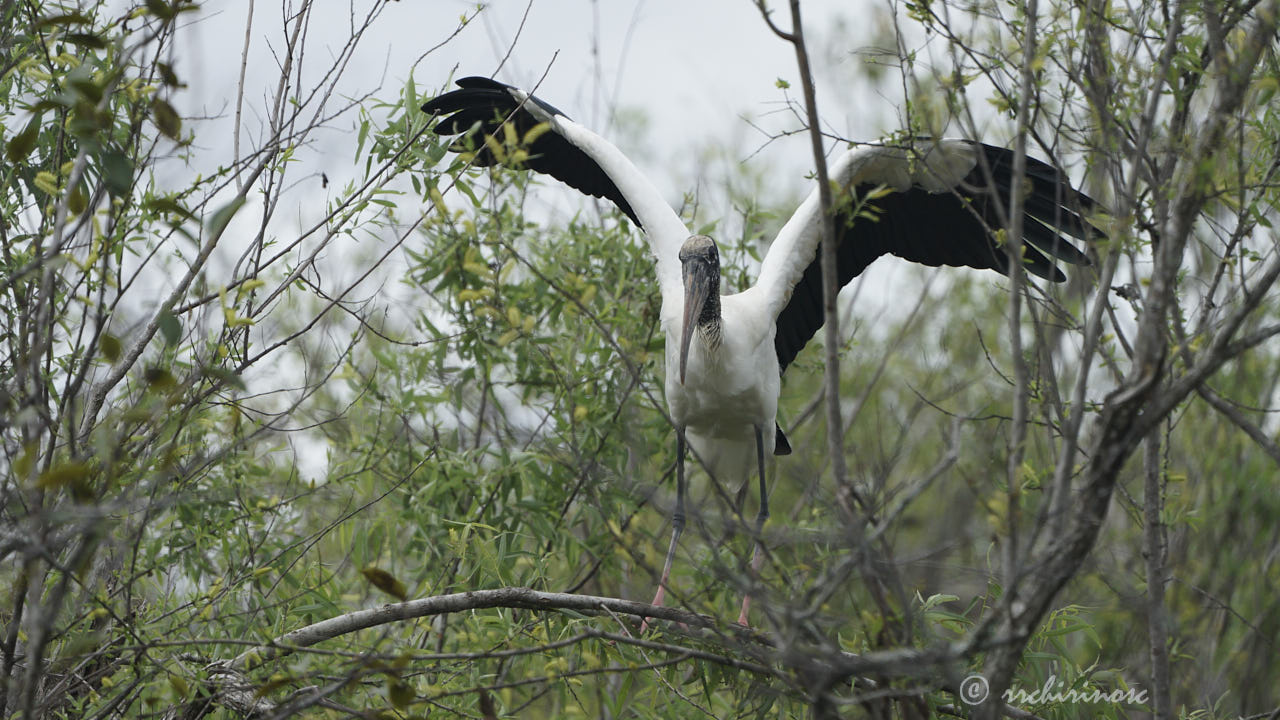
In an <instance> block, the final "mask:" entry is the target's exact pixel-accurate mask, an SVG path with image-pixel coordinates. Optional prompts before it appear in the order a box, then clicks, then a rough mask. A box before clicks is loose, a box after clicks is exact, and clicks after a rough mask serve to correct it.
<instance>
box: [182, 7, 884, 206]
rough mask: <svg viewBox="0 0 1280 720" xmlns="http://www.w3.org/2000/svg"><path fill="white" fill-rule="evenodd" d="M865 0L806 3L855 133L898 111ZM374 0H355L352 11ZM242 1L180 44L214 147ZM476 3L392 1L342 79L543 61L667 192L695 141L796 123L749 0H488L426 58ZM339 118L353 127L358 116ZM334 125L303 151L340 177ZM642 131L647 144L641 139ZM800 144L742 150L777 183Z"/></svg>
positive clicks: (785, 70) (588, 116)
mask: <svg viewBox="0 0 1280 720" xmlns="http://www.w3.org/2000/svg"><path fill="white" fill-rule="evenodd" d="M253 2H254V8H255V11H254V18H253V25H252V28H251V29H250V31H249V34H250V38H251V40H250V59H249V63H248V65H247V72H246V79H245V86H246V88H248V89H249V92H248V93H247V107H246V110H245V120H244V125H245V128H246V129H245V131H244V133H245V134H243V135H242V142H243V143H248V142H251V138H252V135H253V129H254V128H255V127H257V126H260V118H261V116H262V108H263V107H264V106H265V104H266V98H267V97H268V95H269V93H270V92H272V91H273V90H274V88H275V85H276V83H277V81H278V69H277V68H278V61H277V59H276V53H278V50H279V48H280V47H281V44H282V33H281V27H282V13H281V8H280V4H279V0H253ZM873 3H877V0H853V1H852V2H850V1H849V0H805V2H804V5H803V8H804V11H805V20H806V23H805V24H806V26H807V28H806V29H807V32H808V33H809V36H810V43H811V51H812V52H813V53H814V72H815V75H816V76H817V77H818V79H819V82H820V87H819V92H820V96H819V105H820V107H821V108H822V111H823V112H822V115H823V120H824V122H825V123H827V124H828V126H829V127H830V128H831V129H833V130H834V131H836V132H839V133H842V134H844V135H846V136H848V137H857V138H869V139H874V138H876V137H878V136H879V135H880V134H881V133H883V132H885V131H886V130H888V129H892V127H894V125H895V118H896V117H897V110H896V108H895V107H894V101H893V100H892V99H889V98H885V97H881V96H879V95H876V94H874V93H872V92H870V91H869V89H868V87H867V86H866V84H865V83H864V82H861V80H860V78H861V76H860V74H859V73H858V67H857V64H858V63H862V62H864V61H865V57H864V56H861V55H859V54H858V51H859V50H860V49H862V48H864V47H866V46H867V45H869V44H890V45H891V44H892V41H893V40H892V34H891V33H890V32H888V30H887V27H888V26H887V24H885V23H883V21H881V23H880V24H879V25H877V23H874V22H869V21H868V17H870V16H871V14H870V13H869V12H868V11H867V8H869V7H876V8H877V9H878V10H879V11H880V12H879V16H884V15H885V8H886V7H887V5H886V4H885V3H884V2H878V3H877V4H876V5H874V6H873V5H872V4H873ZM773 4H774V5H777V6H778V9H777V11H776V13H775V15H776V17H777V18H778V20H779V22H780V24H782V25H783V26H784V27H789V25H790V19H789V16H788V15H787V8H786V3H785V2H781V3H780V2H778V1H777V0H774V2H773ZM369 6H370V3H369V2H366V1H364V0H357V1H356V12H357V14H362V13H364V12H366V11H367V9H368V7H369ZM249 7H250V0H228V1H225V2H217V1H211V2H208V3H205V4H203V5H202V6H201V11H200V12H199V13H198V16H197V17H196V18H194V19H193V20H194V21H193V22H190V23H189V24H188V25H187V27H186V29H185V30H184V33H183V36H182V39H181V43H180V46H179V50H178V52H179V58H178V60H179V67H180V68H185V69H186V73H185V76H184V80H186V81H187V82H188V83H189V87H188V89H187V90H185V91H184V92H183V93H182V95H181V96H180V97H178V98H175V100H176V102H177V104H178V105H179V107H180V109H181V110H182V111H183V112H184V113H185V114H187V115H189V116H205V117H215V118H218V119H216V120H213V121H210V122H209V123H208V125H209V130H208V131H206V132H204V133H202V134H201V136H200V138H199V144H200V145H201V146H203V147H207V148H209V149H210V150H211V151H214V152H215V153H217V154H223V153H225V150H226V149H229V146H230V142H231V127H232V126H231V121H230V118H231V115H232V112H231V110H232V104H231V103H232V98H233V97H234V94H235V89H236V83H237V81H238V69H239V64H240V62H239V61H240V54H241V51H242V48H243V45H244V42H245V31H246V20H247V17H248V9H249ZM317 7H323V8H324V9H325V12H328V13H331V14H329V15H324V16H319V17H323V18H324V21H323V22H313V25H312V28H311V31H310V35H309V37H308V42H307V53H308V54H307V61H306V62H307V63H308V67H310V68H311V70H312V71H313V72H314V73H316V75H317V77H318V74H319V72H320V71H322V70H323V69H325V66H326V65H327V63H326V62H325V61H326V60H327V59H328V58H329V57H330V56H331V55H332V54H333V53H334V52H335V51H336V48H338V47H340V46H341V44H342V43H343V42H344V41H345V39H346V37H347V36H348V34H349V27H350V22H349V17H348V11H347V3H346V2H342V0H322V3H321V4H320V5H317ZM475 8H476V5H475V3H470V2H459V1H457V0H400V1H399V2H389V3H386V7H385V9H384V11H383V13H382V15H381V17H379V18H378V20H377V22H376V23H375V25H374V27H373V30H372V33H371V34H370V35H369V36H367V37H366V38H365V40H364V41H363V44H362V47H361V50H360V51H359V52H358V53H357V54H356V56H355V58H354V60H353V63H352V66H351V69H350V70H349V71H348V77H347V79H346V82H345V83H344V85H343V87H344V89H345V90H346V91H347V92H349V93H350V94H352V95H358V94H363V93H365V92H369V91H370V90H375V89H377V88H380V89H379V90H377V93H378V95H380V96H382V97H385V98H388V99H394V98H395V96H396V94H397V91H398V89H399V87H400V86H401V85H402V83H403V82H404V81H405V79H406V78H407V77H408V76H409V73H410V72H412V73H413V74H414V78H415V80H416V82H417V83H418V85H419V88H420V90H421V91H422V92H428V91H430V90H432V89H434V88H438V87H440V86H441V85H443V83H444V82H445V80H446V79H447V78H448V77H449V76H450V75H454V76H455V77H462V76H466V75H488V76H495V73H496V77H497V78H498V79H500V80H503V81H506V82H509V83H512V84H517V85H521V86H523V87H531V86H533V85H534V84H536V83H538V81H539V79H540V78H542V77H543V74H544V73H545V74H546V77H545V80H543V81H542V83H541V85H539V87H538V94H539V96H540V97H543V98H544V99H546V100H547V101H549V102H551V103H552V104H554V105H556V106H558V107H559V108H561V109H562V110H563V111H565V112H566V113H568V114H569V115H571V116H572V117H574V118H575V119H577V120H579V121H580V122H583V123H585V124H587V125H589V126H590V127H592V128H594V129H596V130H597V131H598V132H600V133H601V134H602V135H605V136H606V137H609V138H611V139H614V140H615V141H616V142H618V143H619V144H620V145H622V146H623V149H624V150H625V151H627V152H628V153H629V154H632V155H634V156H635V160H636V161H637V163H638V164H639V165H640V166H641V168H642V169H644V170H645V171H646V172H649V173H650V174H651V175H653V180H654V181H655V183H656V184H657V185H658V187H659V188H660V189H662V190H663V191H664V192H665V193H667V194H668V195H672V194H674V195H675V197H674V198H672V199H673V200H674V199H678V197H679V193H680V192H684V191H688V190H690V188H687V187H683V184H684V183H687V182H691V180H692V178H693V177H695V176H696V175H697V174H698V172H697V168H695V167H693V163H694V162H695V158H694V156H692V155H690V151H691V150H696V149H703V148H706V147H709V146H713V145H718V146H721V147H731V148H732V149H733V154H734V156H735V157H737V158H738V159H745V158H747V157H749V156H751V155H752V152H753V151H755V150H756V149H758V148H759V147H760V146H761V145H763V144H765V139H766V136H765V134H764V133H762V132H760V131H759V130H757V129H754V128H753V127H752V125H753V124H760V125H762V126H763V127H765V128H768V129H769V130H771V131H778V130H784V129H792V130H793V129H795V128H796V127H797V123H796V121H795V120H794V118H792V117H790V116H789V115H788V114H786V113H784V112H778V110H779V108H780V107H781V105H782V101H783V100H784V93H783V91H782V90H780V89H779V88H778V87H777V86H776V81H777V80H778V79H779V78H782V79H784V80H786V81H788V82H790V83H793V85H794V86H795V88H796V89H795V90H793V91H792V95H793V97H798V96H799V84H798V82H797V80H798V73H797V71H796V61H795V54H794V51H793V50H792V48H791V47H790V46H789V45H788V44H786V43H784V42H783V41H781V40H779V39H778V38H777V37H775V36H774V35H773V34H772V33H771V32H770V31H769V30H768V28H767V27H766V25H765V23H764V22H763V21H762V20H761V18H760V15H759V13H758V12H757V10H756V9H755V7H754V5H753V4H752V2H751V0H602V1H601V2H589V1H588V0H533V2H531V3H530V2H527V1H526V0H496V1H495V2H492V3H488V4H486V6H485V7H484V9H483V10H482V11H481V12H480V13H479V14H478V15H477V16H476V18H475V20H474V22H472V23H471V24H470V25H469V26H468V27H466V28H465V29H464V30H462V31H461V32H460V33H459V34H458V35H457V37H455V38H454V39H453V40H451V41H450V42H448V43H447V44H446V45H445V46H444V47H442V48H440V49H438V50H436V51H435V52H433V53H430V54H428V55H426V56H425V57H423V53H424V52H426V51H427V50H428V49H429V48H431V47H432V46H435V45H437V44H439V43H441V42H442V41H444V40H445V39H446V38H448V37H449V36H450V35H451V34H452V33H453V32H454V31H455V29H456V28H457V26H458V19H459V17H460V16H461V15H463V14H464V13H466V14H471V13H473V12H475ZM859 9H861V13H859V12H858V11H859ZM522 25H523V27H522ZM879 26H883V27H881V28H880V30H879V32H878V33H877V27H879ZM886 35H887V37H885V36H886ZM878 36H879V37H878ZM508 52H509V53H510V56H509V57H508V58H507V59H506V61H505V63H504V62H503V58H504V56H506V55H507V54H508ZM500 65H501V67H500V68H499V66H500ZM615 111H616V112H618V113H620V114H621V115H622V116H623V117H625V118H631V119H635V118H637V117H639V118H643V119H644V121H645V123H646V127H647V131H646V132H644V133H643V135H637V133H635V132H621V131H618V128H617V126H616V124H615V120H616V118H615V116H614V114H613V113H614V112H615ZM338 125H339V127H342V128H352V127H354V118H349V119H347V120H345V121H343V122H340V123H338ZM634 125H635V123H634V122H631V123H629V125H628V126H629V127H633V128H634ZM338 135H340V134H334V135H331V136H329V137H327V138H322V140H321V145H319V146H317V148H316V150H317V153H316V155H315V156H314V157H310V158H308V157H305V156H304V158H303V161H304V162H306V163H315V166H316V168H317V169H319V170H323V171H325V172H326V173H327V174H328V175H329V176H330V177H331V178H333V179H334V180H336V181H337V183H338V185H339V186H340V185H341V184H342V183H343V182H344V181H345V180H348V179H351V176H352V175H354V174H355V172H356V170H355V166H354V163H353V162H352V161H353V158H354V156H353V150H354V142H353V140H352V138H350V137H347V138H343V137H340V136H338ZM641 138H643V139H644V140H645V141H646V142H645V143H643V145H639V146H638V142H639V140H640V139H641ZM808 152H809V150H808V143H807V140H806V139H805V138H804V137H802V136H796V137H793V138H789V139H785V140H782V141H780V142H778V143H776V144H775V146H770V147H769V148H767V150H766V151H765V153H764V154H762V155H760V156H756V157H753V158H752V159H751V160H750V162H751V163H753V164H756V167H757V169H759V168H766V169H772V168H773V167H774V166H778V167H779V168H780V172H781V173H782V176H781V177H779V181H780V182H785V183H786V185H787V187H789V188H796V189H799V188H803V186H804V185H803V183H804V174H805V173H806V172H807V171H808V169H809V168H810V167H811V166H812V161H811V160H809V159H808ZM223 156H224V157H225V155H223ZM348 168H351V171H350V172H347V169H348ZM797 191H798V190H797Z"/></svg>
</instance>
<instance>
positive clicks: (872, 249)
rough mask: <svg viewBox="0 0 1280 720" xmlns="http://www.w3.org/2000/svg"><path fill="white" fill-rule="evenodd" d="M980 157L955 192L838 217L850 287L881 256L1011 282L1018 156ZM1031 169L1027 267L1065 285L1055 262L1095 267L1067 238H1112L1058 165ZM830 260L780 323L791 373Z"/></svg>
mask: <svg viewBox="0 0 1280 720" xmlns="http://www.w3.org/2000/svg"><path fill="white" fill-rule="evenodd" d="M980 148H981V150H982V153H981V155H980V156H979V162H978V163H977V165H976V166H975V167H974V169H973V170H972V171H971V172H970V173H969V174H968V175H967V176H966V177H965V178H964V180H963V181H961V183H960V184H959V185H957V186H956V187H955V188H954V189H953V191H952V192H944V193H930V192H928V191H926V190H923V189H921V188H918V187H913V188H911V189H910V190H907V191H905V192H893V193H890V194H888V195H885V196H883V197H880V198H877V199H875V200H870V201H868V202H867V203H866V204H865V205H864V206H863V207H862V210H864V211H866V212H869V213H871V214H873V215H875V216H876V219H875V220H871V219H869V218H866V217H857V218H854V217H852V215H853V212H854V210H855V208H856V203H850V204H848V205H847V206H846V207H845V208H844V210H843V211H842V212H840V213H839V214H838V215H837V226H836V227H837V234H838V236H839V237H838V242H839V247H838V249H837V251H836V257H837V263H836V267H837V275H838V276H839V282H840V286H841V287H844V286H845V285H847V284H848V283H849V282H850V281H852V280H853V279H854V278H855V277H857V276H858V275H859V274H861V273H862V271H863V270H865V269H866V267H867V266H868V265H870V264H871V263H872V262H873V261H875V259H876V258H878V257H880V256H881V255H896V256H898V257H901V258H904V259H906V260H910V261H912V262H917V263H921V264H923V265H931V266H939V265H951V266H956V267H961V266H967V267H972V268H979V269H991V270H996V271H998V272H1001V273H1005V274H1008V271H1009V257H1008V255H1007V254H1006V252H1005V249H1004V248H1003V247H1001V246H1000V245H999V244H998V243H997V241H996V238H995V235H994V234H993V233H992V230H993V229H999V228H1003V227H1005V226H1006V224H1007V223H1006V219H1005V218H1006V217H1007V215H1006V214H1005V213H1003V212H1002V211H1001V210H1002V208H1003V207H1004V204H1005V203H1007V202H1008V198H1009V190H1010V187H1011V185H1012V181H1013V152H1012V151H1010V150H1008V149H1005V148H1000V147H994V146H991V145H981V146H980ZM1026 167H1027V172H1026V176H1025V177H1026V179H1027V180H1028V182H1027V183H1024V185H1023V187H1024V188H1026V192H1027V195H1026V196H1025V197H1024V199H1023V205H1024V208H1023V209H1024V213H1025V215H1024V219H1023V236H1024V237H1023V240H1024V242H1023V250H1022V256H1023V259H1024V261H1025V266H1024V267H1025V268H1026V270H1027V272H1030V273H1031V274H1033V275H1038V276H1039V277H1042V278H1046V279H1049V280H1053V281H1054V282H1062V281H1063V280H1065V279H1066V276H1065V275H1063V274H1062V271H1061V270H1059V269H1058V268H1057V267H1056V266H1055V265H1054V262H1053V260H1052V259H1051V258H1057V259H1058V260H1061V261H1063V262H1067V263H1071V264H1073V265H1087V264H1089V259H1088V257H1087V256H1085V254H1084V253H1083V252H1081V251H1080V250H1079V248H1077V247H1075V246H1074V245H1072V244H1071V243H1069V242H1068V241H1067V240H1066V239H1064V238H1063V235H1064V234H1065V235H1068V236H1070V237H1073V238H1076V239H1079V240H1089V239H1091V238H1098V237H1102V232H1101V231H1100V230H1098V229H1097V228H1096V227H1094V226H1093V225H1091V224H1090V223H1089V222H1088V221H1087V220H1086V219H1085V218H1084V213H1086V212H1088V211H1090V210H1093V209H1094V208H1095V207H1096V206H1097V203H1096V202H1094V200H1093V199H1092V198H1090V197H1088V196H1087V195H1084V194H1082V193H1080V192H1077V191H1076V190H1073V189H1072V188H1071V186H1070V184H1069V183H1068V182H1067V180H1066V178H1065V177H1063V176H1062V175H1061V174H1060V173H1059V172H1058V171H1057V170H1056V169H1054V167H1053V166H1051V165H1049V164H1048V163H1045V162H1042V161H1040V160H1036V159H1035V158H1030V157H1028V158H1027V165H1026ZM874 189H875V187H874V186H873V185H864V186H861V187H858V188H856V189H855V194H856V196H857V197H862V196H865V195H866V194H867V193H869V192H871V191H872V190H874ZM821 257H822V253H821V250H820V249H819V252H818V253H817V254H816V257H815V258H814V259H813V261H812V262H811V263H810V264H809V266H808V267H807V268H805V271H804V274H803V275H802V276H801V278H800V281H799V282H798V283H796V286H795V289H794V290H793V291H792V294H791V299H790V300H789V301H788V303H787V306H786V307H785V308H783V310H782V313H781V314H779V315H778V322H777V334H776V336H775V338H774V350H775V351H776V352H777V354H778V366H779V368H780V369H781V370H784V371H785V370H786V368H787V366H788V365H790V364H791V361H792V360H794V359H795V357H796V355H797V354H798V353H799V352H800V350H801V349H803V348H804V346H805V345H806V344H807V343H808V342H809V340H810V339H812V338H813V336H814V334H815V333H816V332H817V331H818V328H820V327H822V323H823V312H822V261H821Z"/></svg>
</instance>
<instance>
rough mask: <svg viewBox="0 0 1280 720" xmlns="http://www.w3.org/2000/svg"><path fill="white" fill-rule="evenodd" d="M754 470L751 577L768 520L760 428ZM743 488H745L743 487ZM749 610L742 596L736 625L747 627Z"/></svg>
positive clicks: (757, 565)
mask: <svg viewBox="0 0 1280 720" xmlns="http://www.w3.org/2000/svg"><path fill="white" fill-rule="evenodd" d="M756 469H757V470H758V471H759V474H760V512H758V513H756V533H755V537H756V542H755V546H754V547H753V548H752V550H751V575H752V576H753V579H754V576H755V575H756V574H757V573H759V572H760V564H761V563H762V562H764V555H763V554H762V553H761V550H762V545H763V543H764V523H765V521H766V520H768V519H769V492H768V489H767V488H766V487H765V483H764V436H763V435H762V434H761V431H760V426H759V425H757V426H756ZM744 487H745V486H744ZM750 610H751V593H750V592H747V593H746V594H744V595H743V596H742V612H741V613H739V614H738V624H739V625H747V624H748V623H747V613H748V612H749V611H750Z"/></svg>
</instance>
